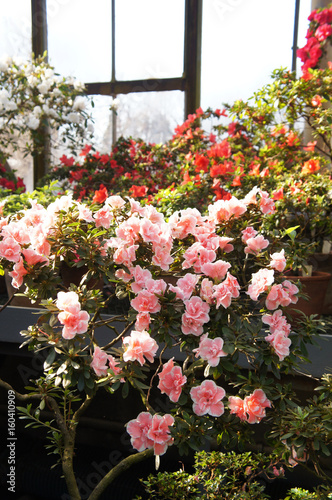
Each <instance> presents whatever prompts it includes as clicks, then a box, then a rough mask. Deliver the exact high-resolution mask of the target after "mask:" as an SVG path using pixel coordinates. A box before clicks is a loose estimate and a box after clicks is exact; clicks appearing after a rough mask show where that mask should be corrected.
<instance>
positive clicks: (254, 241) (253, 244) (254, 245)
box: [244, 234, 270, 255]
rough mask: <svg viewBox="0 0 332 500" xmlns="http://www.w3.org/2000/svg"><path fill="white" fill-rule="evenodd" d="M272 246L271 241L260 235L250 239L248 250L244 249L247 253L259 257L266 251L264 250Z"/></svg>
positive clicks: (247, 243)
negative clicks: (259, 254) (258, 255)
mask: <svg viewBox="0 0 332 500" xmlns="http://www.w3.org/2000/svg"><path fill="white" fill-rule="evenodd" d="M269 244H270V242H269V240H266V239H265V238H264V236H262V235H261V234H258V235H257V236H254V237H253V238H249V239H248V240H247V241H246V245H247V246H246V248H245V249H244V251H245V253H248V254H253V255H257V254H258V253H259V252H261V251H262V250H264V248H266V247H268V246H269Z"/></svg>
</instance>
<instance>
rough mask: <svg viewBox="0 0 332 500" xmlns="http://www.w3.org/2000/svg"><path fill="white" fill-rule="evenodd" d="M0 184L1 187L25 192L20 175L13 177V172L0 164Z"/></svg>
mask: <svg viewBox="0 0 332 500" xmlns="http://www.w3.org/2000/svg"><path fill="white" fill-rule="evenodd" d="M0 174H2V176H1V177H0V186H1V187H2V188H3V189H8V190H9V191H12V192H18V193H24V192H25V184H24V181H23V179H21V177H17V179H16V177H15V175H14V173H13V172H9V171H8V170H6V169H5V167H4V166H3V165H1V164H0Z"/></svg>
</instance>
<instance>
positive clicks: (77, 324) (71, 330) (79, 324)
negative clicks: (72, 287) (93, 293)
mask: <svg viewBox="0 0 332 500" xmlns="http://www.w3.org/2000/svg"><path fill="white" fill-rule="evenodd" d="M56 306H57V308H58V309H60V311H61V312H60V313H59V314H58V320H59V322H60V323H61V324H62V325H64V326H63V329H62V336H63V338H64V339H67V340H70V339H73V338H74V337H75V336H76V335H77V334H81V333H85V332H86V331H87V329H88V324H89V319H90V316H89V314H88V313H87V312H86V311H81V304H80V302H79V297H78V295H77V293H75V292H59V293H58V298H57V301H56Z"/></svg>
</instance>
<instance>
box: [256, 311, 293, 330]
mask: <svg viewBox="0 0 332 500" xmlns="http://www.w3.org/2000/svg"><path fill="white" fill-rule="evenodd" d="M262 321H263V323H265V324H267V325H270V332H271V333H272V334H273V333H276V332H278V331H282V332H283V333H284V334H285V335H286V336H287V335H289V333H290V330H291V325H290V324H289V323H288V322H287V319H286V317H285V316H283V314H282V311H281V309H278V310H277V311H274V313H273V314H264V315H263V317H262Z"/></svg>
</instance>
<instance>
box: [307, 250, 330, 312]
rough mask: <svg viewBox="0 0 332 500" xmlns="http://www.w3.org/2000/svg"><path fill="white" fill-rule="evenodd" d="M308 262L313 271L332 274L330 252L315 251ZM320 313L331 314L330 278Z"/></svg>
mask: <svg viewBox="0 0 332 500" xmlns="http://www.w3.org/2000/svg"><path fill="white" fill-rule="evenodd" d="M310 264H311V265H312V267H313V269H314V271H322V272H325V273H330V274H331V275H332V252H330V253H315V254H314V255H313V256H312V257H311V259H310ZM322 314H332V279H331V280H330V282H329V284H328V286H327V291H326V294H325V300H324V304H323V308H322Z"/></svg>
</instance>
